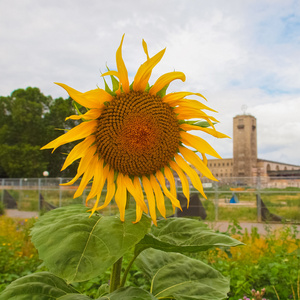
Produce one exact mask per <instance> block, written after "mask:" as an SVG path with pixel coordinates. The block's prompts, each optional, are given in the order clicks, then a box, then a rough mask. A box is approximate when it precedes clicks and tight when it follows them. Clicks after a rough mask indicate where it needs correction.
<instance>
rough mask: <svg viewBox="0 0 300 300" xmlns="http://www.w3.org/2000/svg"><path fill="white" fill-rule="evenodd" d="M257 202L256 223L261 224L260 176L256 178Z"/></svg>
mask: <svg viewBox="0 0 300 300" xmlns="http://www.w3.org/2000/svg"><path fill="white" fill-rule="evenodd" d="M256 189H257V193H256V195H257V197H256V199H257V201H256V206H257V222H261V198H260V176H258V177H257V187H256Z"/></svg>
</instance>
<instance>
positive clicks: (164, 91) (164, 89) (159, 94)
mask: <svg viewBox="0 0 300 300" xmlns="http://www.w3.org/2000/svg"><path fill="white" fill-rule="evenodd" d="M168 87H169V84H167V85H166V86H164V87H163V88H162V89H161V90H160V91H159V92H157V93H156V95H157V96H159V97H161V98H162V97H164V96H165V95H166V93H167V89H168Z"/></svg>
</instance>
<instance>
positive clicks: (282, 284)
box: [0, 216, 300, 300]
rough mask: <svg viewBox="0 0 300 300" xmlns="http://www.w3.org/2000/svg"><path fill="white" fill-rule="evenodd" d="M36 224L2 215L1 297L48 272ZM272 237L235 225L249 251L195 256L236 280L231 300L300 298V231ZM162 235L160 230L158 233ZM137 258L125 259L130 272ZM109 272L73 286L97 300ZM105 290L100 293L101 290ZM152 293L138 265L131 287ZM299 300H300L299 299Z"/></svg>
mask: <svg viewBox="0 0 300 300" xmlns="http://www.w3.org/2000/svg"><path fill="white" fill-rule="evenodd" d="M34 222H35V219H28V220H17V219H11V218H8V217H6V216H0V227H1V229H3V230H1V231H0V248H1V251H0V274H1V277H0V292H1V291H3V290H4V288H5V287H6V286H8V284H9V283H10V282H11V281H12V280H15V279H17V278H19V277H22V276H24V275H27V274H30V273H34V272H38V271H41V270H46V269H45V267H42V266H41V261H40V260H39V259H38V255H37V251H36V250H35V248H34V247H33V245H32V244H31V241H30V237H29V231H30V228H31V226H32V225H33V223H34ZM266 229H267V234H266V235H265V236H262V235H260V234H258V232H257V229H256V228H255V227H254V228H253V229H252V231H251V232H247V231H245V232H241V228H240V227H239V224H238V223H236V222H235V223H233V224H232V225H230V227H229V228H228V230H227V232H226V233H223V234H225V235H227V236H233V237H235V238H237V239H239V240H240V241H242V242H243V243H245V246H240V247H233V248H231V250H230V252H228V251H224V250H225V249H221V248H216V249H208V250H207V251H204V252H201V253H190V254H189V256H190V257H191V258H194V259H199V260H201V261H203V262H205V263H207V264H208V265H210V266H212V267H214V268H215V269H217V270H218V271H220V272H221V273H222V274H223V275H224V276H226V277H227V276H230V277H231V280H230V294H229V299H230V300H238V299H242V298H243V296H244V295H249V294H250V291H251V289H253V288H254V289H256V290H260V289H262V288H264V287H265V288H266V298H267V299H277V296H276V294H275V290H274V287H275V289H276V291H277V293H278V295H279V297H280V299H281V300H282V299H283V300H285V299H294V298H293V291H294V292H295V294H296V297H297V281H298V276H299V269H300V268H299V267H300V253H299V251H298V252H297V251H296V249H297V248H299V246H300V244H299V242H300V241H299V232H297V229H296V227H292V226H286V227H285V228H284V229H283V230H281V231H280V232H275V231H272V230H271V229H270V227H268V226H267V227H266ZM155 230H159V229H155ZM130 260H131V256H130V255H129V256H128V257H127V256H125V257H124V260H123V262H124V263H123V268H124V269H125V268H126V267H127V265H128V263H129V261H130ZM108 282H109V272H105V273H104V274H102V275H101V276H98V277H95V278H93V279H92V280H89V281H85V282H79V283H73V287H74V288H75V289H76V290H77V291H79V292H81V293H84V294H86V295H87V296H89V297H91V298H94V299H95V298H97V297H99V296H100V295H101V293H102V292H103V291H102V290H105V288H106V287H107V286H108V285H107V284H108ZM101 284H103V286H101V289H99V286H100V285H101ZM129 284H130V285H132V286H135V287H140V288H145V289H149V287H150V285H151V280H149V278H148V277H146V276H144V274H143V273H142V272H141V271H140V269H139V268H138V267H137V265H136V264H134V265H133V267H132V269H131V270H130V273H129V274H128V277H127V281H126V285H129ZM296 299H297V298H296Z"/></svg>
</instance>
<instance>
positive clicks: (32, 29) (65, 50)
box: [0, 0, 300, 164]
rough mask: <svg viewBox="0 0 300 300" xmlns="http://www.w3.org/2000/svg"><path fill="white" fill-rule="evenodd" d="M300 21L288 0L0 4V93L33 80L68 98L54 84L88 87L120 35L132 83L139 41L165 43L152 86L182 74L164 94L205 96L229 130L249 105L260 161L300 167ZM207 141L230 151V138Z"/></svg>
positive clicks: (299, 5) (154, 48)
mask: <svg viewBox="0 0 300 300" xmlns="http://www.w3.org/2000/svg"><path fill="white" fill-rule="evenodd" d="M299 20H300V2H299V1H292V0H276V1H274V0H259V1H258V0H251V1H250V0H246V1H236V0H229V1H221V0H218V1H204V0H185V1H180V0H164V1H161V0H149V1H135V0H129V1H121V0H115V1H104V0H90V1H88V2H87V3H85V2H83V1H79V0H72V1H71V0H68V1H59V0H53V1H48V2H46V1H38V0H24V1H21V2H20V1H17V0H2V1H1V2H0V27H1V28H2V29H3V28H4V29H5V30H2V31H1V32H0V43H1V47H0V57H1V60H0V68H1V73H0V95H3V96H5V95H8V94H10V93H11V92H12V91H13V90H14V89H16V88H26V87H27V86H37V87H39V88H40V89H41V90H42V92H43V93H45V94H51V95H52V96H53V97H58V96H63V97H66V96H67V95H66V93H65V92H64V91H63V90H61V89H60V88H59V87H56V86H55V85H54V84H53V82H54V81H58V82H64V83H67V84H69V85H70V86H72V87H74V88H76V89H78V90H81V91H86V90H89V89H92V88H95V86H96V85H97V84H100V85H101V84H102V81H101V79H100V76H99V75H100V70H101V71H102V72H104V71H105V66H106V63H107V64H108V65H109V66H110V67H111V68H113V67H114V65H115V51H116V49H117V47H118V46H119V43H120V39H121V36H122V34H123V33H126V37H125V41H124V47H123V54H124V59H125V62H126V64H127V66H128V71H129V74H130V76H131V80H132V79H133V76H134V74H135V72H136V70H137V68H138V66H139V65H140V64H141V63H142V62H143V61H144V59H145V54H144V53H143V49H142V44H141V41H142V38H144V39H145V40H146V41H147V43H148V46H149V52H150V53H151V54H152V55H153V54H155V53H156V52H158V51H159V50H161V49H163V48H165V47H167V51H166V54H165V57H164V58H163V60H162V62H161V63H160V64H159V65H158V66H157V67H156V68H155V69H154V72H153V77H152V79H151V82H154V81H155V79H156V78H157V77H158V76H160V75H161V74H162V73H165V72H169V71H173V70H174V69H175V70H178V71H182V72H184V73H185V74H186V76H187V80H186V82H185V83H181V82H179V81H178V82H177V81H176V82H174V83H172V85H171V86H170V90H171V91H172V90H173V91H175V90H192V91H195V92H196V91H197V92H201V93H203V94H204V95H205V96H206V97H207V98H208V100H209V102H208V105H209V106H211V107H212V108H215V109H217V110H218V111H219V112H220V113H219V114H218V116H216V117H217V118H218V119H219V120H220V121H221V124H220V125H218V130H220V131H222V132H224V133H226V134H228V135H232V118H233V117H234V116H235V115H237V114H240V113H242V111H241V106H242V105H243V104H246V105H247V106H248V109H247V112H248V113H251V114H252V115H254V116H255V117H256V118H257V122H258V143H259V145H258V150H259V151H258V153H259V157H261V158H271V159H272V160H283V159H284V161H286V162H289V163H295V164H300V157H299V155H298V150H297V149H298V148H299V147H300V142H298V140H299V133H300V132H299V121H298V116H297V112H299V100H300V89H299V86H300V76H299V71H300V56H299V51H300V40H299V39H300V37H299V30H300V29H299V28H300V26H299ZM208 140H209V141H210V142H211V143H212V145H214V146H215V147H216V148H217V150H218V151H219V152H220V154H221V155H222V156H224V157H231V156H232V141H230V140H213V139H210V138H209V139H208Z"/></svg>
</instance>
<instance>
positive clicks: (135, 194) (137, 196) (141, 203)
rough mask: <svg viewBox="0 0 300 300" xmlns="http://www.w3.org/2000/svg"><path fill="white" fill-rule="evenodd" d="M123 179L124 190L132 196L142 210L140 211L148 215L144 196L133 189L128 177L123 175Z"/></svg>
mask: <svg viewBox="0 0 300 300" xmlns="http://www.w3.org/2000/svg"><path fill="white" fill-rule="evenodd" d="M123 179H124V184H125V186H126V189H127V190H128V191H129V193H130V194H131V195H132V196H133V198H134V199H135V202H136V203H137V204H138V205H139V206H140V207H141V208H142V210H143V211H144V212H145V213H148V208H147V205H146V204H145V202H144V196H142V195H141V194H140V193H139V191H138V190H136V188H135V187H134V185H133V183H132V181H131V179H130V178H129V176H128V175H124V177H123Z"/></svg>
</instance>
